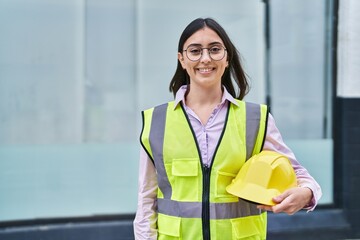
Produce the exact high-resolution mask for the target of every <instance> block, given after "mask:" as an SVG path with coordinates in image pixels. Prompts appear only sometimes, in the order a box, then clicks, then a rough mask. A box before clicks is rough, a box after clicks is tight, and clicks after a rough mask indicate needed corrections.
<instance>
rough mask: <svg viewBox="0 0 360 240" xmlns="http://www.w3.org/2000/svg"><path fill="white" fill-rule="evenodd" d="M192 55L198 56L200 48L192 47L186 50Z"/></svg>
mask: <svg viewBox="0 0 360 240" xmlns="http://www.w3.org/2000/svg"><path fill="white" fill-rule="evenodd" d="M187 51H188V52H189V53H191V54H192V55H200V54H201V48H197V47H192V48H189V49H188V50H187Z"/></svg>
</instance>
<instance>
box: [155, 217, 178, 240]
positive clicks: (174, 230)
mask: <svg viewBox="0 0 360 240" xmlns="http://www.w3.org/2000/svg"><path fill="white" fill-rule="evenodd" d="M157 224H158V239H160V240H161V239H180V231H181V229H180V228H181V218H179V217H173V216H168V215H164V214H160V213H159V214H158V221H157Z"/></svg>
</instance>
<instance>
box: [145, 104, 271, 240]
mask: <svg viewBox="0 0 360 240" xmlns="http://www.w3.org/2000/svg"><path fill="white" fill-rule="evenodd" d="M237 101H238V103H239V106H236V105H235V104H232V103H229V107H228V112H227V115H226V121H225V124H224V128H223V131H222V133H221V136H220V139H219V142H218V145H217V147H216V149H215V152H214V156H213V159H212V162H211V165H210V166H206V165H204V164H203V162H202V160H201V153H200V150H199V146H198V144H197V140H196V136H195V135H194V131H193V129H192V127H191V124H190V121H189V119H188V117H187V114H186V113H185V110H184V108H183V106H182V104H181V103H180V104H179V105H178V106H176V108H174V102H169V103H166V104H163V105H160V106H157V107H155V108H151V109H148V110H145V111H143V112H142V116H143V128H142V132H141V137H140V141H141V144H142V146H143V147H144V149H145V151H146V152H147V153H148V155H149V157H150V158H151V159H152V161H153V163H154V165H155V168H156V172H157V180H158V193H157V213H158V219H157V227H158V239H184V240H197V239H199V240H202V239H205V240H208V239H213V240H216V239H266V225H267V216H266V212H265V211H262V210H259V209H257V208H256V204H254V203H251V202H248V201H245V200H242V199H239V198H238V197H236V196H233V195H231V194H229V193H227V192H226V190H225V188H226V186H228V185H229V184H230V183H231V181H232V179H233V178H235V176H236V174H237V173H238V172H239V169H240V168H241V167H242V165H243V164H244V163H245V161H246V160H247V159H249V158H250V157H251V156H252V155H254V154H257V153H259V152H260V151H261V149H262V146H263V143H264V139H265V134H266V125H267V116H268V108H267V106H265V105H258V104H253V103H247V102H243V101H240V100H237Z"/></svg>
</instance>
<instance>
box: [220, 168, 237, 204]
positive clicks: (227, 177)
mask: <svg viewBox="0 0 360 240" xmlns="http://www.w3.org/2000/svg"><path fill="white" fill-rule="evenodd" d="M235 177H236V175H235V174H232V173H228V172H222V171H218V172H217V174H216V186H215V187H216V197H217V198H227V199H234V201H238V197H236V196H234V195H232V194H230V193H228V192H227V191H226V187H227V186H228V185H229V184H230V183H231V181H232V180H233V179H234V178H235Z"/></svg>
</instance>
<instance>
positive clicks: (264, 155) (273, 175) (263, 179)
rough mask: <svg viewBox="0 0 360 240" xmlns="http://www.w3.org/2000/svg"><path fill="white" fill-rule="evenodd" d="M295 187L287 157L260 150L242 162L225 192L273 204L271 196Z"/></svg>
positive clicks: (294, 179) (294, 178) (293, 174)
mask: <svg viewBox="0 0 360 240" xmlns="http://www.w3.org/2000/svg"><path fill="white" fill-rule="evenodd" d="M296 186H297V180H296V175H295V172H294V169H293V167H292V165H291V163H290V161H289V159H288V158H287V157H285V156H284V155H281V154H279V153H277V152H273V151H262V152H260V153H259V154H257V155H254V156H252V157H251V158H250V159H248V160H247V161H246V162H245V163H244V165H243V166H242V168H241V169H240V171H239V173H238V174H237V175H236V177H235V178H234V179H233V180H232V183H231V184H230V185H229V186H227V187H226V191H227V192H228V193H230V194H232V195H235V196H238V197H239V198H242V199H246V200H249V201H252V202H256V203H260V204H264V205H270V206H273V205H275V203H274V202H273V201H272V198H273V197H275V196H278V195H280V194H281V193H283V192H284V191H285V190H287V189H289V188H292V187H296Z"/></svg>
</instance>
